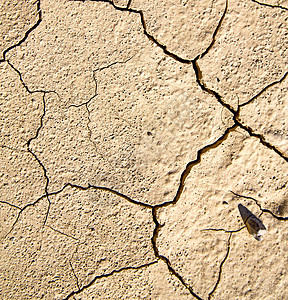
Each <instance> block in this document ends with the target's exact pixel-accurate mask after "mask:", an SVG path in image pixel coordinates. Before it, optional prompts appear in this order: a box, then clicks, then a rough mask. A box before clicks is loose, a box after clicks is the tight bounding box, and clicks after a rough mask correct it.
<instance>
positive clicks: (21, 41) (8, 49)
mask: <svg viewBox="0 0 288 300" xmlns="http://www.w3.org/2000/svg"><path fill="white" fill-rule="evenodd" d="M37 12H38V20H37V22H36V24H34V25H33V26H32V27H31V28H29V29H28V30H27V31H26V32H25V35H24V37H23V39H21V40H20V41H19V42H18V43H16V44H14V45H12V46H10V47H9V48H7V49H6V50H4V51H3V54H2V56H3V59H1V60H0V63H1V62H4V61H6V54H7V52H9V51H10V50H12V49H14V48H16V47H18V46H20V45H21V44H22V43H24V42H25V41H26V39H27V38H28V36H29V34H30V33H31V32H32V31H33V30H34V29H35V28H37V27H38V26H39V24H40V23H41V21H42V11H41V7H40V0H38V1H37Z"/></svg>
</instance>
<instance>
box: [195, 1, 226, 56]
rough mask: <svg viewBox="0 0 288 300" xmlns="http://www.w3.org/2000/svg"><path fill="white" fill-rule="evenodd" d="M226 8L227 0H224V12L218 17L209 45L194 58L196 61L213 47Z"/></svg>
mask: <svg viewBox="0 0 288 300" xmlns="http://www.w3.org/2000/svg"><path fill="white" fill-rule="evenodd" d="M227 10H228V0H226V4H225V9H224V12H223V14H222V16H221V19H220V21H219V23H218V25H217V27H216V29H215V30H214V32H213V35H212V41H211V43H210V45H209V46H208V47H207V49H206V50H205V51H204V52H203V53H202V54H200V55H199V56H197V57H196V58H195V59H194V60H195V61H197V60H198V59H199V58H203V57H204V56H205V55H206V54H207V53H208V52H209V51H210V49H211V48H212V47H213V45H214V43H215V41H216V35H217V33H218V31H219V30H220V28H221V25H222V23H223V20H224V18H225V15H226V13H227Z"/></svg>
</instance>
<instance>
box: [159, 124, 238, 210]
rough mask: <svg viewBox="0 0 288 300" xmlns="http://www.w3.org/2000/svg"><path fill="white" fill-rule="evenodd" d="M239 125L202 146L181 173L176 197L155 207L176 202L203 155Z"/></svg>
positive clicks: (215, 146)
mask: <svg viewBox="0 0 288 300" xmlns="http://www.w3.org/2000/svg"><path fill="white" fill-rule="evenodd" d="M237 127H238V125H235V124H233V125H232V126H231V127H228V128H227V129H226V130H225V132H224V134H223V135H222V136H221V137H219V138H218V139H217V140H216V141H215V142H213V143H211V144H209V145H206V146H204V147H203V148H201V149H200V150H198V151H197V158H196V159H195V160H193V161H191V162H189V163H188V164H187V166H186V168H185V170H184V171H183V173H182V174H181V177H180V184H179V187H178V190H177V193H176V196H175V197H174V199H173V200H171V201H167V202H164V203H161V204H157V205H155V206H154V207H155V208H156V209H158V208H160V207H165V206H167V205H171V204H176V203H177V202H178V200H179V198H180V196H181V194H182V191H183V189H184V185H185V180H186V178H187V176H188V175H189V173H190V171H191V169H192V168H193V167H194V166H195V165H197V164H199V163H200V162H201V156H202V155H203V154H204V153H206V152H208V151H209V150H211V149H214V148H217V147H218V146H219V145H220V144H222V143H223V142H224V141H225V140H226V139H227V138H228V136H229V134H230V132H232V131H235V130H236V128H237Z"/></svg>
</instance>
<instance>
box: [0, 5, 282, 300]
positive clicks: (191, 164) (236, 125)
mask: <svg viewBox="0 0 288 300" xmlns="http://www.w3.org/2000/svg"><path fill="white" fill-rule="evenodd" d="M74 1H75V0H74ZM96 1H97V0H96ZM252 1H253V2H256V3H258V4H261V3H259V2H258V1H254V0H252ZM82 2H85V1H82ZM97 2H104V3H108V4H110V5H112V6H113V7H114V8H115V9H117V10H119V11H126V12H129V13H135V14H138V15H139V16H140V19H141V24H142V27H143V31H144V34H145V35H146V36H147V37H148V38H149V40H151V41H152V42H153V43H154V44H156V45H157V46H158V47H159V48H161V49H162V50H163V52H164V53H165V54H166V55H168V56H170V57H172V58H173V59H175V60H176V61H178V62H180V63H184V64H192V65H193V69H194V71H195V74H196V81H197V83H198V85H199V86H200V88H201V89H202V90H203V91H205V92H206V93H208V94H210V95H212V96H213V97H215V98H216V99H217V101H218V102H219V103H220V104H221V105H222V106H223V107H225V108H226V109H228V110H229V111H230V112H231V113H232V114H233V116H234V117H233V120H234V122H235V123H234V125H233V126H231V127H229V128H227V129H226V131H225V132H224V134H223V135H222V136H221V137H220V138H219V139H217V140H216V141H215V142H213V143H212V144H209V145H206V146H205V147H203V148H202V149H200V150H198V151H197V158H196V160H194V161H192V162H189V163H188V164H187V166H186V168H185V170H184V171H183V173H182V174H181V178H180V184H179V187H178V190H177V193H176V196H175V197H174V199H173V200H172V201H168V202H164V203H162V204H159V205H155V206H152V205H149V204H146V203H142V202H139V201H136V200H133V199H131V198H130V197H128V196H126V195H124V194H122V193H119V192H117V191H115V190H113V189H110V188H107V187H99V186H93V185H90V184H88V186H87V187H82V186H79V185H75V184H71V183H67V184H65V185H64V186H63V187H62V188H61V189H60V190H58V191H55V192H51V193H48V185H49V178H48V176H47V171H46V169H45V167H44V165H43V164H42V162H41V161H40V159H38V157H37V156H36V154H34V153H33V152H32V150H31V149H30V144H31V142H32V140H34V139H37V137H38V135H39V132H40V130H41V128H42V126H43V118H44V116H45V113H46V108H45V94H46V93H50V92H49V91H42V90H40V91H33V92H32V91H30V90H29V89H28V87H27V86H26V85H25V83H24V81H23V79H22V76H21V73H20V72H19V71H18V70H17V69H16V68H15V67H14V66H13V65H12V64H11V63H10V62H9V61H7V62H8V64H9V65H10V66H11V67H12V68H13V69H14V70H15V71H16V72H17V73H18V75H19V77H20V80H21V82H22V84H23V86H24V87H25V89H26V90H27V91H28V92H29V93H36V92H42V93H43V114H42V116H41V118H40V126H39V127H38V129H37V131H36V134H35V136H34V137H32V138H31V139H29V140H28V142H27V146H28V151H29V152H30V153H31V154H32V155H33V157H34V158H35V159H36V160H37V162H38V164H39V165H40V166H41V168H42V170H43V173H44V177H45V179H46V184H45V195H43V196H42V197H40V198H39V199H38V200H36V201H35V202H34V203H30V204H27V205H26V206H25V207H23V208H22V209H21V208H18V207H17V208H18V209H20V212H19V213H18V217H17V219H16V221H15V222H14V224H13V226H12V229H13V228H14V226H15V224H16V223H17V221H18V219H19V217H20V215H21V213H22V211H24V210H25V209H26V208H27V207H29V206H32V205H35V204H36V203H38V202H39V201H40V200H41V199H43V198H47V201H48V209H47V213H46V216H45V221H44V225H45V223H46V221H47V218H48V214H49V208H50V205H51V203H50V200H49V196H52V195H56V194H59V193H60V192H62V191H63V190H64V189H65V188H67V187H68V186H70V187H72V188H77V189H80V190H88V189H95V190H102V191H108V192H111V193H113V194H115V195H117V196H120V197H121V198H124V199H125V200H127V201H129V202H130V203H133V204H136V205H140V206H143V207H146V208H149V209H152V216H153V222H154V223H155V228H154V231H153V237H152V239H151V241H152V246H153V250H154V254H155V256H156V257H157V258H158V259H161V260H162V261H164V262H165V264H166V265H167V267H168V269H169V271H170V272H171V273H172V274H173V275H174V276H176V277H177V278H178V279H179V281H180V282H181V283H182V284H183V286H185V287H186V288H187V289H188V290H189V292H190V293H191V295H193V296H194V297H195V298H196V299H200V300H201V298H200V297H199V296H198V295H197V294H196V293H194V292H193V289H192V287H190V286H189V285H188V284H187V283H186V282H185V281H184V279H183V278H182V276H181V275H180V274H178V273H177V272H176V271H175V270H174V269H173V267H172V266H171V262H170V261H169V259H168V258H166V257H165V256H163V255H161V254H159V251H158V248H157V238H158V235H159V230H160V228H161V226H162V225H161V224H160V223H159V222H158V219H157V211H158V209H159V208H161V207H165V206H168V205H174V204H176V203H177V202H178V200H179V199H180V196H181V194H182V192H183V189H184V184H185V180H186V178H187V176H188V175H189V173H190V171H191V169H192V168H193V167H194V166H195V165H197V164H199V163H200V162H201V156H202V154H204V153H206V152H207V151H209V150H210V149H213V148H216V147H218V146H219V145H220V144H221V143H222V142H223V141H224V140H226V139H227V137H228V136H229V133H230V132H231V131H234V130H235V129H236V128H239V127H240V128H242V129H244V130H245V131H246V132H248V133H249V135H250V136H253V137H257V138H258V139H260V142H261V143H262V144H263V145H264V146H266V147H268V148H269V149H271V150H273V151H275V152H276V153H277V154H278V155H280V156H281V157H282V158H284V159H285V160H286V161H288V159H287V157H285V156H284V155H283V154H282V153H281V152H280V151H279V150H278V149H277V148H276V147H274V146H272V145H270V144H269V143H268V142H266V141H265V139H264V137H263V136H261V135H259V134H255V133H253V131H252V129H251V128H249V127H247V126H245V125H243V124H242V123H241V122H240V121H239V120H238V116H239V109H240V106H239V107H238V109H237V110H235V109H234V108H233V107H232V106H231V105H229V104H228V103H225V102H224V101H223V100H222V97H221V96H220V95H219V94H218V93H217V92H216V91H214V90H212V89H209V88H208V87H207V86H206V84H205V83H204V81H203V78H202V72H201V70H200V67H199V65H198V62H197V60H198V59H200V58H202V57H204V56H205V55H206V54H207V53H208V52H209V51H210V49H211V48H212V47H213V45H214V43H215V41H216V35H217V33H218V32H219V30H220V27H221V25H222V23H223V20H224V18H225V15H226V13H227V10H228V0H226V6H225V10H224V12H223V15H222V17H221V19H220V21H219V23H218V26H217V28H216V30H215V31H214V33H213V36H212V41H211V43H210V45H209V46H208V48H207V49H206V50H205V51H204V52H203V53H202V54H200V55H198V56H197V57H196V58H195V59H194V60H190V59H185V58H182V57H180V56H178V55H176V54H174V53H172V52H170V51H169V50H167V47H166V46H165V45H162V44H161V43H160V42H159V41H158V40H157V39H156V38H155V37H153V36H152V35H151V34H149V32H148V31H147V27H146V22H145V18H144V13H143V12H142V11H141V10H136V9H131V8H130V4H131V0H129V1H128V4H127V7H118V6H116V5H115V4H114V3H113V1H111V0H98V1H97ZM37 5H38V15H39V19H38V22H37V23H36V24H35V25H34V26H33V27H31V28H30V29H29V30H28V31H27V32H26V33H25V36H24V38H23V39H22V40H21V41H20V42H19V43H17V44H15V45H13V46H11V47H10V48H8V49H6V50H5V51H4V52H3V58H4V59H3V60H0V62H3V61H6V58H5V56H6V53H7V52H8V51H10V50H11V49H13V48H15V47H17V46H19V45H20V44H21V43H23V42H24V41H25V40H26V39H27V37H28V35H29V34H30V32H31V31H32V30H34V29H35V28H36V27H37V26H38V25H39V24H40V22H41V20H42V16H41V10H40V1H38V2H37ZM263 5H266V4H263ZM266 6H271V5H266ZM272 7H277V6H272ZM280 8H282V7H280ZM283 9H286V8H283ZM286 10H287V9H286ZM113 64H116V63H113ZM113 64H110V65H109V66H112V65H113ZM106 67H108V66H106ZM106 67H102V69H104V68H106ZM97 70H101V68H99V69H97ZM97 70H95V71H94V72H96V71H97ZM286 76H287V73H286V74H285V77H286ZM284 79H285V78H282V79H281V80H284ZM94 80H95V77H94ZM281 80H280V81H281ZM280 81H279V82H280ZM276 83H278V82H275V83H272V84H270V85H268V86H267V87H266V88H265V89H263V90H262V91H261V92H260V93H259V94H258V95H256V96H254V97H253V98H252V99H250V100H249V101H248V102H249V103H250V102H252V101H253V100H254V99H255V98H256V97H258V96H260V95H261V94H262V93H263V92H264V91H266V90H267V89H268V88H269V87H271V86H273V85H274V84H276ZM95 84H96V88H95V95H94V96H93V97H92V98H91V99H90V100H89V101H87V102H86V103H83V104H81V105H85V106H86V109H87V112H88V124H87V126H88V127H89V123H90V122H91V121H90V111H89V107H88V105H89V102H90V101H91V100H92V99H93V98H94V97H96V96H97V81H96V80H95ZM52 92H53V93H56V92H54V91H51V93H52ZM56 94H57V93H56ZM57 95H58V94H57ZM246 104H248V103H246ZM246 104H242V106H244V105H246ZM71 106H75V107H79V106H80V105H79V106H76V105H71ZM89 132H90V140H91V134H92V132H91V129H90V128H89ZM238 196H241V195H238ZM242 197H245V196H242ZM246 198H247V197H246ZM252 199H253V200H254V201H255V202H256V204H257V205H258V206H259V208H260V209H261V211H262V212H268V213H270V214H271V215H272V216H274V217H275V218H277V219H278V220H287V219H288V218H284V217H278V216H275V215H274V214H273V213H272V212H271V211H269V210H266V209H262V208H261V206H260V205H259V203H258V202H257V200H255V199H254V198H252ZM7 204H8V203H7ZM46 226H48V225H46ZM48 227H49V226H48ZM243 228H244V227H243ZM243 228H240V229H239V230H237V231H240V230H242V229H243ZM12 229H11V230H10V232H11V231H12ZM51 229H52V228H51ZM53 230H55V229H53ZM206 230H214V231H220V230H221V231H225V230H224V229H212V228H211V229H206ZM55 231H57V230H55ZM237 231H225V232H227V233H229V238H228V246H227V252H226V256H225V257H224V259H223V260H222V262H221V264H220V270H219V275H218V280H217V282H216V284H215V286H214V288H213V290H212V291H211V292H210V293H209V297H208V299H211V297H212V296H213V293H214V292H215V290H216V288H217V286H218V284H219V282H220V280H221V274H222V267H223V265H224V263H225V261H226V260H227V258H228V255H229V252H230V241H231V237H232V234H233V233H234V232H237ZM10 232H9V233H10ZM59 233H61V232H59ZM62 234H63V233H62ZM64 235H65V234H64ZM69 263H70V266H71V268H72V271H73V273H74V276H75V278H76V282H77V287H78V290H77V291H73V292H71V293H70V294H69V295H68V296H67V297H66V298H65V299H69V298H70V297H74V295H76V294H79V293H81V292H82V291H83V290H85V289H87V288H89V287H90V286H91V285H92V284H93V283H94V282H95V281H96V280H97V279H101V278H105V277H109V276H112V275H113V274H116V273H120V272H122V271H125V270H138V269H141V268H146V267H148V266H150V265H152V264H155V263H157V261H154V262H151V263H147V264H143V265H140V266H138V267H123V268H121V269H119V270H114V271H112V272H110V273H108V274H102V275H99V276H96V277H94V279H93V280H91V281H90V282H89V283H88V284H87V285H85V286H82V287H81V288H79V282H78V278H77V276H76V274H75V272H74V270H73V266H72V264H71V262H69Z"/></svg>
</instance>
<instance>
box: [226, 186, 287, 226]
mask: <svg viewBox="0 0 288 300" xmlns="http://www.w3.org/2000/svg"><path fill="white" fill-rule="evenodd" d="M230 192H231V193H232V194H234V195H235V196H237V197H242V198H246V199H250V200H253V201H254V202H255V203H256V205H257V206H258V207H259V209H260V210H261V211H262V213H268V214H270V215H271V216H272V217H274V218H275V219H277V220H279V221H287V220H288V217H280V216H277V215H275V214H274V213H273V212H272V211H271V210H269V209H266V208H262V207H261V204H260V203H259V201H258V200H257V199H255V198H253V197H250V196H244V195H240V194H237V193H234V192H232V191H230Z"/></svg>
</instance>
